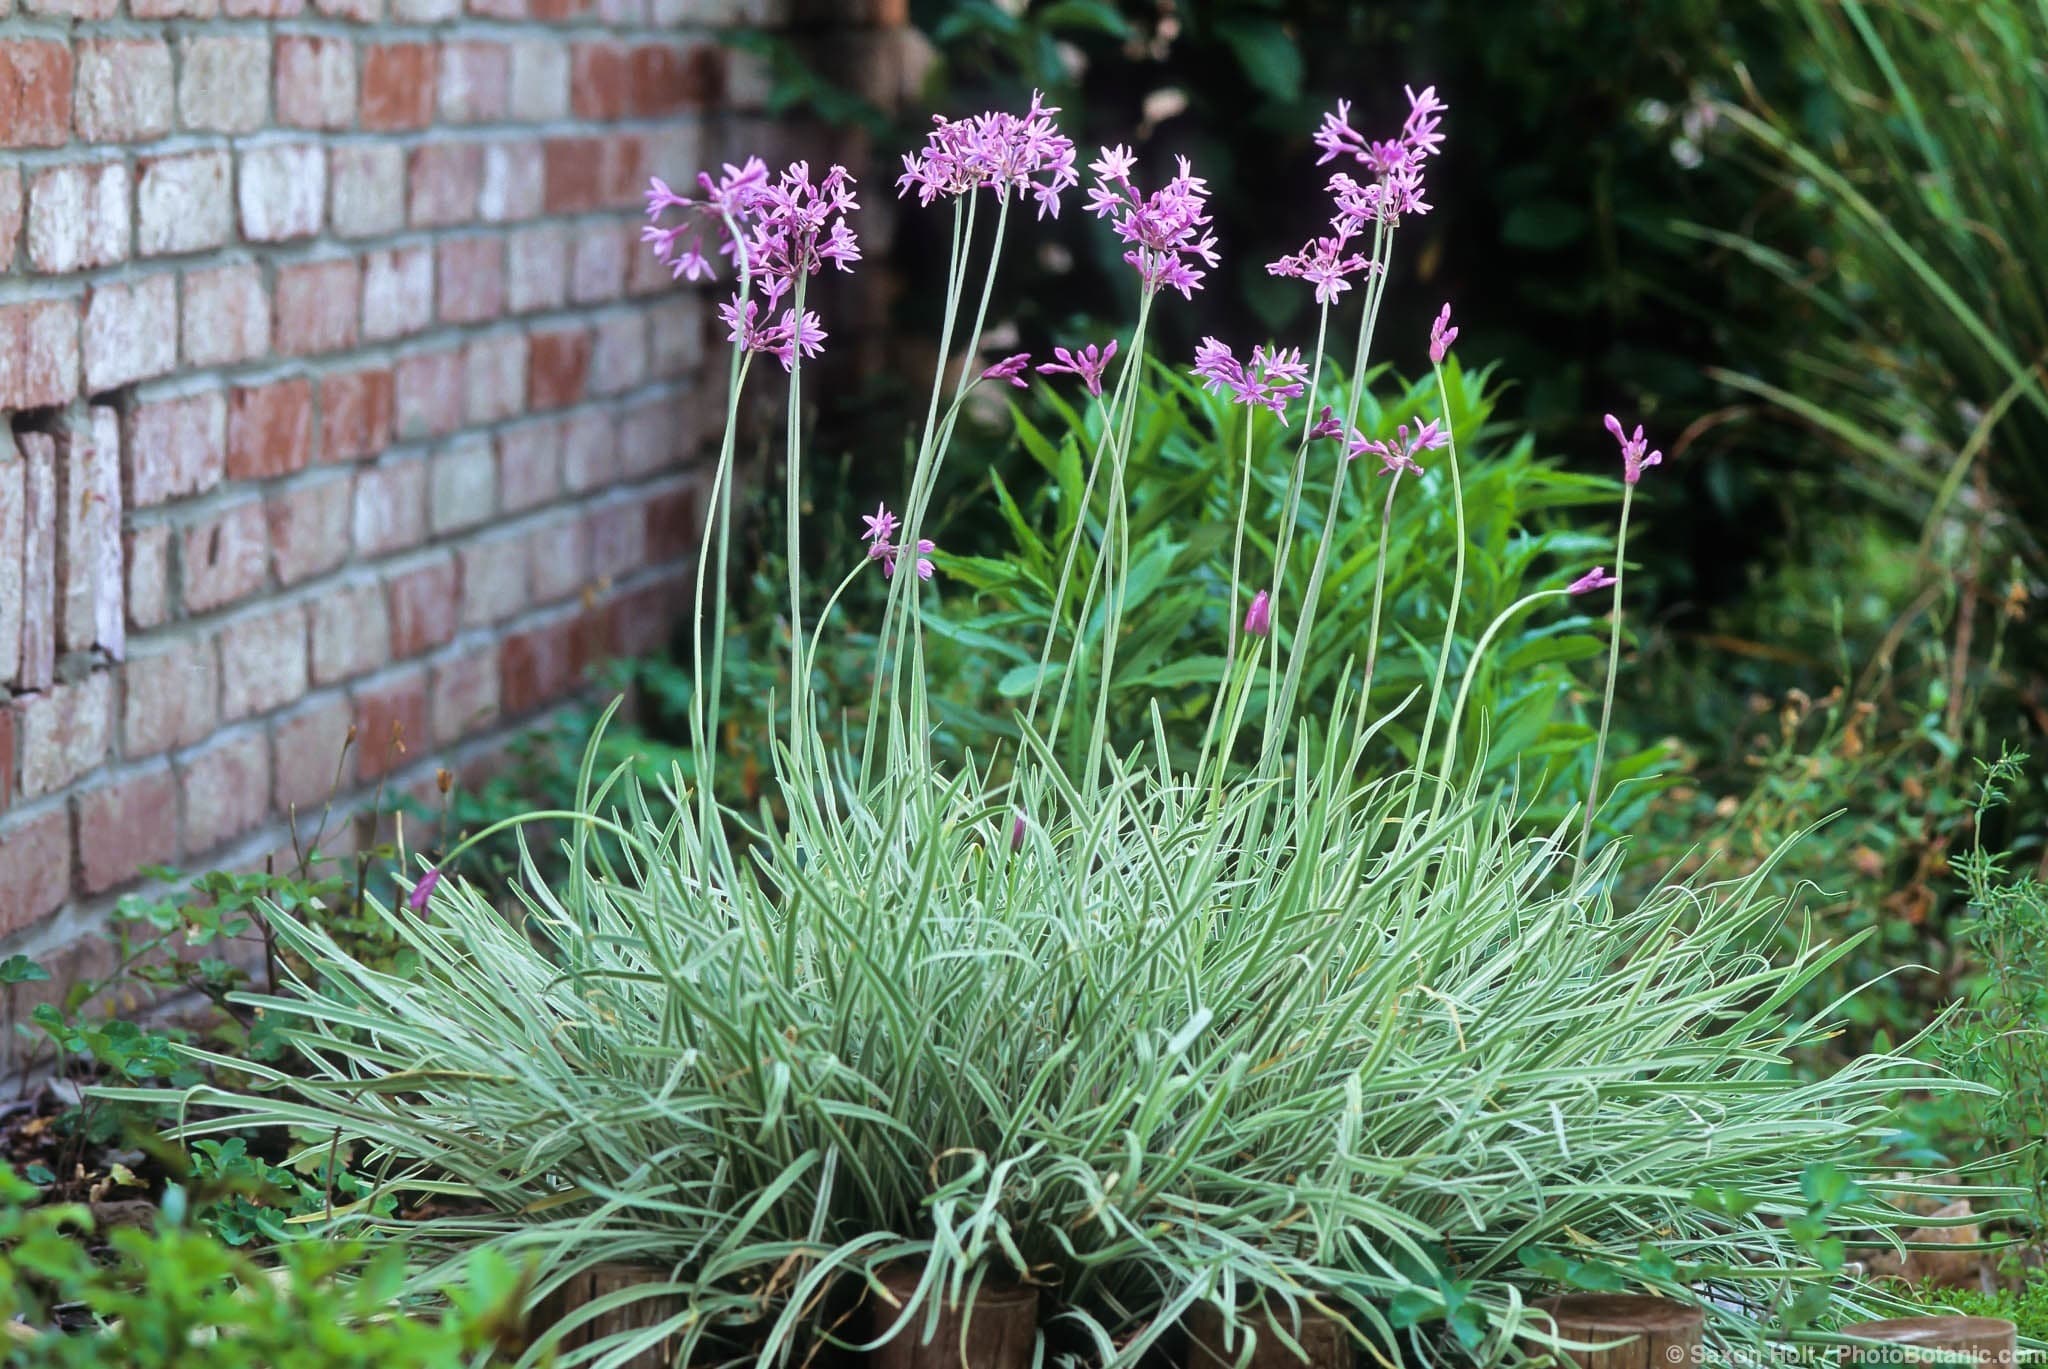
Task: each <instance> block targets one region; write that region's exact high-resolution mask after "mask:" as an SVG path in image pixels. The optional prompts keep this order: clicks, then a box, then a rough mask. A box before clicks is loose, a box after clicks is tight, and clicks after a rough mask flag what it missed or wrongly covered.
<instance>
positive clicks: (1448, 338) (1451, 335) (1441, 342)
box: [1429, 304, 1458, 366]
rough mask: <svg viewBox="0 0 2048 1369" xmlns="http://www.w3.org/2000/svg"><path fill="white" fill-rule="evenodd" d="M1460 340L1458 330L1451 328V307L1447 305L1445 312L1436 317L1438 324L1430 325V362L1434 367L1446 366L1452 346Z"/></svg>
mask: <svg viewBox="0 0 2048 1369" xmlns="http://www.w3.org/2000/svg"><path fill="white" fill-rule="evenodd" d="M1457 340H1458V330H1457V329H1455V328H1453V327H1451V306H1450V305H1448V304H1446V305H1445V306H1444V308H1443V312H1442V313H1440V314H1438V315H1437V316H1436V322H1435V323H1432V324H1430V325H1429V360H1430V363H1431V364H1432V365H1436V366H1441V365H1443V364H1444V357H1446V356H1447V355H1449V353H1450V350H1451V344H1452V343H1454V342H1456V341H1457Z"/></svg>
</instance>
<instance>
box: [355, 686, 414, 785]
mask: <svg viewBox="0 0 2048 1369" xmlns="http://www.w3.org/2000/svg"><path fill="white" fill-rule="evenodd" d="M432 746H433V730H432V728H430V727H429V726H428V723H427V672H426V671H425V670H424V669H413V670H407V671H402V672H400V673H399V674H397V675H394V676H392V677H390V678H389V679H384V680H379V681H377V682H376V683H375V684H372V685H368V686H365V687H363V688H360V689H358V690H357V691H356V779H357V780H358V781H360V782H361V783H364V784H369V783H372V782H373V781H376V780H378V779H381V778H383V777H384V776H385V775H388V774H390V773H391V772H392V771H394V770H402V769H404V768H405V767H406V766H408V765H411V764H414V763H415V762H417V761H421V760H424V759H426V757H427V755H428V753H429V751H430V749H431V748H432Z"/></svg>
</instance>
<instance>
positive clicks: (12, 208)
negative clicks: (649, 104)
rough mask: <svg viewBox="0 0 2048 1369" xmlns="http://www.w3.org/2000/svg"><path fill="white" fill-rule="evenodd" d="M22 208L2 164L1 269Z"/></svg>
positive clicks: (9, 257)
mask: <svg viewBox="0 0 2048 1369" xmlns="http://www.w3.org/2000/svg"><path fill="white" fill-rule="evenodd" d="M536 155H538V153H536ZM21 209H22V196H21V168H20V167H18V166H0V271H5V270H7V269H8V268H9V267H11V266H13V265H14V244H15V242H16V240H17V239H19V238H20V237H21Z"/></svg>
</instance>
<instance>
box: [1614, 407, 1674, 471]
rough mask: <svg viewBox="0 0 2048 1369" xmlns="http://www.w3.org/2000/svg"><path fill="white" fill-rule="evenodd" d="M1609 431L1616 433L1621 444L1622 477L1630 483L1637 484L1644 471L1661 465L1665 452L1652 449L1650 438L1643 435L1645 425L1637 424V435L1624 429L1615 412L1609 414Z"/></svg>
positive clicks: (1616, 438) (1617, 440)
mask: <svg viewBox="0 0 2048 1369" xmlns="http://www.w3.org/2000/svg"><path fill="white" fill-rule="evenodd" d="M1607 431H1608V432H1610V433H1613V434H1614V440H1615V441H1616V442H1619V443H1620V444H1621V478H1622V479H1623V480H1624V481H1626V482H1627V483H1628V484H1631V485H1633V484H1635V483H1636V482H1637V481H1638V480H1641V479H1642V478H1643V472H1644V471H1646V470H1648V469H1650V467H1652V466H1655V465H1659V464H1661V463H1662V462H1663V460H1664V453H1662V452H1653V451H1651V450H1650V442H1649V439H1648V438H1646V437H1644V436H1643V425H1642V424H1640V423H1638V424H1636V430H1635V435H1634V436H1630V435H1629V434H1628V433H1626V432H1624V431H1623V430H1622V426H1621V420H1620V419H1618V418H1616V417H1615V416H1614V415H1613V414H1609V415H1607Z"/></svg>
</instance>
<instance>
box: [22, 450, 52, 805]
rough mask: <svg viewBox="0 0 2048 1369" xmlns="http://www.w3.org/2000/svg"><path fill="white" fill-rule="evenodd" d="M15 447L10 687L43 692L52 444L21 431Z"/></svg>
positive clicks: (48, 631)
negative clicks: (16, 551) (18, 505)
mask: <svg viewBox="0 0 2048 1369" xmlns="http://www.w3.org/2000/svg"><path fill="white" fill-rule="evenodd" d="M15 445H16V446H17V447H19V448H20V451H21V460H22V520H21V542H20V543H19V545H20V547H21V654H20V656H19V658H18V659H17V661H16V664H15V683H16V684H18V685H20V686H21V687H22V688H23V689H48V688H49V687H50V685H51V684H52V683H53V682H54V681H55V679H56V675H57V618H56V612H55V610H56V606H57V441H56V439H55V438H53V437H51V436H50V434H48V433H22V434H20V435H19V436H17V437H16V439H15ZM23 792H27V791H25V790H24V791H23Z"/></svg>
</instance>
